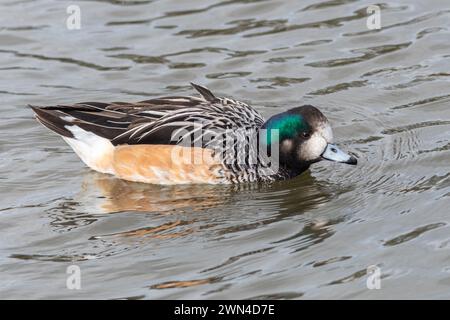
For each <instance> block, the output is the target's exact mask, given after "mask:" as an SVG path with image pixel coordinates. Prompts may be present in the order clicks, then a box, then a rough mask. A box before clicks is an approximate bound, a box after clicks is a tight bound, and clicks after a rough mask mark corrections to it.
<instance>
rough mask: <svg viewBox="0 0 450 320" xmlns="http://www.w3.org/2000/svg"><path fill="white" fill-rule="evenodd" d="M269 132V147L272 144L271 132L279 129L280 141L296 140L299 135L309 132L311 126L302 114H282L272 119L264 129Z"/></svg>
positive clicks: (267, 141)
mask: <svg viewBox="0 0 450 320" xmlns="http://www.w3.org/2000/svg"><path fill="white" fill-rule="evenodd" d="M262 128H263V129H266V130H267V136H266V137H267V139H266V143H267V145H270V144H271V143H272V135H271V130H274V129H277V130H278V135H279V141H282V140H284V139H291V138H294V137H295V136H296V135H297V134H298V133H300V132H302V131H307V130H309V125H308V123H307V122H306V121H305V119H304V118H303V117H302V115H300V114H293V113H281V114H277V115H275V116H273V117H272V118H270V119H269V120H268V121H267V122H266V123H265V124H264V125H263V127H262Z"/></svg>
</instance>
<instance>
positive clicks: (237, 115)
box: [30, 84, 357, 184]
mask: <svg viewBox="0 0 450 320" xmlns="http://www.w3.org/2000/svg"><path fill="white" fill-rule="evenodd" d="M192 86H193V87H194V89H196V90H197V91H198V93H200V97H194V96H168V97H162V98H156V99H150V100H145V101H141V102H137V103H125V102H113V103H102V102H83V103H76V104H73V105H56V106H44V107H40V106H31V105H30V107H31V108H32V109H33V111H34V112H35V116H36V119H37V120H38V121H39V122H40V123H41V124H43V125H44V126H45V127H47V128H49V129H50V130H52V131H54V132H56V133H58V134H59V135H60V136H61V137H62V138H63V139H64V140H65V141H66V142H67V143H68V144H69V145H70V146H71V147H72V149H73V150H74V151H75V153H76V154H77V155H78V156H79V157H80V158H81V160H82V161H83V162H84V163H85V164H86V165H87V166H88V167H90V168H91V169H93V170H96V171H98V172H102V173H108V174H112V175H115V176H116V177H118V178H121V179H124V180H129V181H135V182H144V183H153V184H182V183H241V182H256V181H263V182H265V181H275V180H285V179H290V178H293V177H295V176H298V175H299V174H301V173H302V172H303V171H305V170H307V169H308V168H309V166H310V165H311V164H313V163H315V162H318V161H321V160H323V159H326V160H331V161H337V162H342V163H347V164H352V165H355V164H356V163H357V160H356V158H355V157H353V156H351V155H349V154H348V153H346V152H344V151H342V150H340V149H339V148H338V147H337V146H336V145H334V144H332V141H333V133H332V130H331V126H330V124H329V121H328V120H327V118H326V117H325V116H324V115H323V114H322V113H321V112H320V111H319V110H318V109H317V108H315V107H313V106H311V105H304V106H301V107H296V108H293V109H290V110H287V111H285V112H282V113H279V114H276V115H274V116H272V117H270V118H269V119H268V120H267V121H266V120H264V118H263V117H262V116H261V115H260V114H259V112H257V111H256V110H255V109H254V108H252V107H251V106H249V105H248V104H246V103H244V102H241V101H237V100H233V99H230V98H225V97H216V96H215V95H214V94H213V93H212V92H211V91H210V90H208V89H207V88H205V87H203V86H200V85H197V84H192ZM230 136H231V138H230ZM218 137H219V138H220V139H218ZM186 141H188V142H187V143H186ZM274 146H275V147H276V148H274ZM240 151H244V152H240Z"/></svg>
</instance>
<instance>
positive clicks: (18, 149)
mask: <svg viewBox="0 0 450 320" xmlns="http://www.w3.org/2000/svg"><path fill="white" fill-rule="evenodd" d="M72 4H77V5H78V6H79V7H80V9H81V29H80V30H68V29H67V28H66V19H67V17H68V16H69V15H68V14H67V13H66V8H67V7H68V6H69V5H72ZM371 4H373V2H371V1H356V0H333V1H326V0H325V1H312V0H309V1H303V0H302V1H249V0H247V1H243V0H242V1H239V0H225V1H220V0H214V1H175V0H172V1H162V0H161V1H156V0H155V1H151V0H148V1H147V0H142V1H139V0H135V1H119V0H103V1H100V0H99V1H87V0H85V1H51V0H39V1H28V0H4V1H1V3H0V61H1V63H0V98H1V107H0V159H1V161H0V190H1V191H0V192H1V193H0V194H1V198H0V239H1V240H0V298H6V299H10V298H56V299H64V298H70V299H79V298H95V299H98V298H106V299H112V298H145V299H161V298H175V299H176V298H193V299H213V298H214V299H217V298H237V299H240V298H281V299H284V298H287V299H298V298H300V299H325V298H347V299H352V298H363V299H370V298H450V232H449V231H450V226H449V223H450V216H449V214H450V211H449V205H450V201H449V199H450V198H449V196H450V139H449V138H450V136H449V133H450V114H449V106H450V83H449V80H450V3H449V1H448V0H432V1H419V0H398V1H387V2H384V3H383V4H380V7H381V23H382V28H381V29H380V30H368V29H367V26H366V20H367V13H366V8H367V7H368V6H369V5H371ZM190 81H192V82H196V83H199V84H203V85H206V86H208V87H209V88H210V89H211V90H213V92H215V93H217V94H218V95H225V96H229V97H232V98H236V99H241V100H244V101H246V102H249V103H251V104H252V105H255V106H256V107H257V109H258V110H259V111H261V112H262V113H263V115H264V116H266V117H267V116H270V115H272V114H274V113H277V112H281V111H284V110H287V109H288V108H290V107H294V106H299V105H302V104H313V105H315V106H317V107H319V108H320V109H321V110H322V111H323V112H324V113H325V115H326V116H327V117H328V118H329V119H330V121H331V123H332V125H333V127H334V135H335V139H336V142H337V143H338V144H339V145H340V146H342V147H343V149H346V150H349V151H351V152H352V153H354V154H356V155H357V156H358V158H359V163H358V166H356V167H352V166H346V165H342V164H334V163H330V162H322V163H319V164H316V165H314V166H313V167H312V168H311V169H310V170H309V171H308V172H306V173H304V174H303V175H302V176H300V177H298V178H297V179H294V180H292V181H288V182H280V183H275V184H273V185H266V186H258V185H243V186H239V187H233V186H206V185H205V186H201V185H195V186H154V185H141V184H134V183H129V182H124V181H120V180H117V179H114V178H112V177H110V176H107V175H102V174H97V173H95V172H92V171H90V170H89V169H88V168H86V167H85V166H84V165H83V163H82V162H81V161H80V160H79V159H78V158H77V156H76V155H75V154H74V153H73V151H72V150H71V149H70V147H69V146H68V145H66V144H65V143H64V141H63V140H62V139H61V138H59V137H58V136H57V135H55V134H53V133H51V132H49V131H48V130H46V129H45V128H44V127H42V126H41V125H40V124H38V123H37V122H36V121H35V120H34V119H33V116H32V112H31V110H30V109H28V108H27V107H26V105H27V104H29V103H31V104H37V105H50V104H56V103H61V104H64V103H73V102H80V101H124V100H125V101H138V100H144V99H148V98H151V97H156V96H159V95H173V94H192V93H193V90H192V88H191V87H190V86H189V82H190ZM73 264H75V265H78V266H79V267H80V268H81V281H82V282H81V286H82V288H81V290H69V289H67V288H66V279H67V276H68V275H67V274H66V268H67V267H68V266H69V265H73ZM372 265H376V266H378V267H379V268H380V271H381V289H380V290H369V289H368V288H367V286H366V280H367V274H366V269H367V268H368V267H369V266H372Z"/></svg>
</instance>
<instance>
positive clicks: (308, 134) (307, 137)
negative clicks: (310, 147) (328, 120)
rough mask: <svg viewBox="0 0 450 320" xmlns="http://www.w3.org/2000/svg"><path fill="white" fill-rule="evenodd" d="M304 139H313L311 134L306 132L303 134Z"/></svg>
mask: <svg viewBox="0 0 450 320" xmlns="http://www.w3.org/2000/svg"><path fill="white" fill-rule="evenodd" d="M302 137H303V138H305V139H309V137H311V134H310V133H309V132H306V131H304V132H302Z"/></svg>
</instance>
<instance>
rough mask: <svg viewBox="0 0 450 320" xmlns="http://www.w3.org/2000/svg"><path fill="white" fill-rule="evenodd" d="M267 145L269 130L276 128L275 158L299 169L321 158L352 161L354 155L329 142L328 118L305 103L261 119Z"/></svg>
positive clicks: (354, 159) (330, 132)
mask: <svg viewBox="0 0 450 320" xmlns="http://www.w3.org/2000/svg"><path fill="white" fill-rule="evenodd" d="M262 128H263V129H266V130H267V145H271V143H272V141H271V139H272V135H271V130H273V129H278V139H279V162H280V164H281V165H284V166H285V167H287V168H290V169H293V170H299V171H302V170H304V169H306V168H308V167H309V165H310V164H312V163H314V162H318V161H320V160H322V159H326V160H330V161H336V162H342V163H347V164H352V165H355V164H356V163H357V160H356V158H355V157H353V156H351V155H349V154H348V153H346V152H344V151H342V150H340V149H339V148H338V147H337V146H336V145H334V144H332V142H333V132H332V130H331V126H330V123H329V122H328V119H327V118H326V117H325V116H324V115H323V114H322V112H320V111H319V109H317V108H315V107H313V106H310V105H305V106H301V107H297V108H293V109H290V110H288V111H286V112H283V113H279V114H276V115H274V116H273V117H271V118H270V119H269V120H267V121H266V123H264V125H263V127H262Z"/></svg>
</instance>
